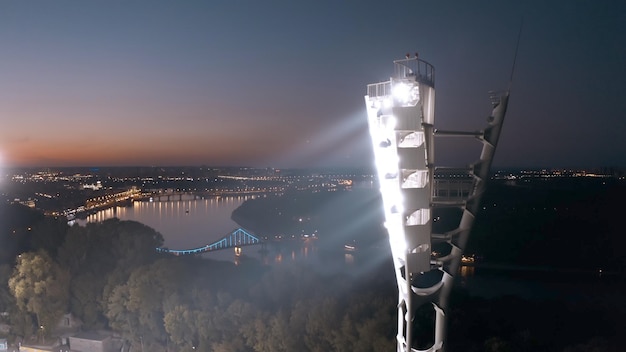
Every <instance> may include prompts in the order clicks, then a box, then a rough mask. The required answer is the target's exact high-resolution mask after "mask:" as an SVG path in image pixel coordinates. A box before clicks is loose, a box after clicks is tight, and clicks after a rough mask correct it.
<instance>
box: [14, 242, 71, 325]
mask: <svg viewBox="0 0 626 352" xmlns="http://www.w3.org/2000/svg"><path fill="white" fill-rule="evenodd" d="M9 288H10V290H11V293H12V294H13V296H14V297H15V300H16V303H17V307H18V308H19V309H20V310H21V311H23V312H28V313H30V314H33V315H34V316H35V320H36V323H37V328H41V330H42V333H43V334H49V333H50V332H51V330H52V329H53V328H54V327H55V326H56V325H57V324H58V323H59V320H60V319H61V317H62V316H63V314H65V313H67V306H68V301H69V274H68V272H67V271H66V270H64V269H62V268H61V266H59V265H58V264H57V263H56V262H55V261H53V260H52V258H50V256H49V255H48V254H47V253H46V252H45V251H43V250H40V251H37V252H29V253H24V254H21V255H20V256H19V257H18V260H17V265H16V267H15V270H14V271H13V275H12V276H11V278H10V279H9Z"/></svg>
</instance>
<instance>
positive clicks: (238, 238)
mask: <svg viewBox="0 0 626 352" xmlns="http://www.w3.org/2000/svg"><path fill="white" fill-rule="evenodd" d="M262 242H263V241H262V240H261V239H259V238H258V237H256V236H254V235H253V234H251V233H250V232H248V231H246V230H244V229H242V228H239V229H236V230H233V231H232V232H231V233H229V234H227V235H226V236H224V237H223V238H221V239H219V240H217V241H215V242H213V243H211V244H207V245H206V246H202V247H198V248H192V249H168V248H157V252H160V253H171V254H174V255H189V254H199V253H205V252H213V251H219V250H221V249H229V248H236V247H243V246H251V245H255V244H260V243H262Z"/></svg>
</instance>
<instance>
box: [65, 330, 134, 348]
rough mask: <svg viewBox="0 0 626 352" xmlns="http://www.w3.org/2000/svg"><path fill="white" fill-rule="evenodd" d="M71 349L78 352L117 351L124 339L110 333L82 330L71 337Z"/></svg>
mask: <svg viewBox="0 0 626 352" xmlns="http://www.w3.org/2000/svg"><path fill="white" fill-rule="evenodd" d="M69 343H70V348H71V351H76V352H116V351H120V349H121V347H122V340H121V339H120V338H117V337H114V336H113V335H112V334H109V333H99V332H80V333H78V334H76V335H75V336H70V338H69Z"/></svg>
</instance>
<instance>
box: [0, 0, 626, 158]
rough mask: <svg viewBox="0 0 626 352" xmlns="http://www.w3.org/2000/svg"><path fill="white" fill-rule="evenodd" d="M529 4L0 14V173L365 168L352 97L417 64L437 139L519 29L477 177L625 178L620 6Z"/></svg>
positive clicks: (501, 68) (469, 114) (10, 5)
mask: <svg viewBox="0 0 626 352" xmlns="http://www.w3.org/2000/svg"><path fill="white" fill-rule="evenodd" d="M535 5H536V4H535ZM535 5H533V4H530V3H528V4H526V3H520V2H515V1H504V2H502V3H499V4H498V5H497V6H494V5H493V4H491V3H489V2H486V1H478V2H472V3H458V4H455V5H454V6H453V5H452V4H439V3H433V4H423V3H419V4H418V3H411V4H406V5H405V6H404V8H403V10H402V11H398V8H397V7H394V6H393V5H385V6H380V4H379V3H377V2H368V1H366V2H365V3H359V5H358V6H356V4H352V3H289V4H278V3H267V2H263V3H257V2H250V3H249V4H247V5H246V6H239V5H237V4H230V3H213V2H201V1H189V2H185V3H184V4H182V3H172V2H169V1H160V0H157V1H150V2H146V1H137V2H132V3H128V2H106V3H100V2H88V3H81V4H80V5H78V4H76V3H75V2H70V1H64V0H60V1H54V2H31V1H9V2H5V3H3V5H2V7H3V8H2V11H0V45H1V46H2V47H3V48H5V50H3V59H2V64H0V75H2V77H3V79H2V82H1V83H0V120H1V121H2V128H0V151H1V152H2V154H3V157H2V160H3V162H2V163H3V165H5V166H9V167H26V166H27V167H36V166H48V167H54V166H131V165H132V166H150V165H171V166H185V165H224V166H258V167H309V166H371V160H372V151H371V146H370V145H369V141H368V133H367V126H366V125H367V124H366V112H365V111H364V109H363V107H362V106H361V105H362V96H363V95H364V91H363V87H364V86H365V85H366V84H367V83H369V82H375V81H383V80H387V79H388V78H389V77H387V75H388V72H389V68H390V67H391V63H392V61H393V60H395V59H398V58H402V57H404V54H405V53H406V52H415V51H419V52H420V57H421V58H424V59H425V60H427V61H428V62H430V63H432V64H433V65H434V66H435V68H436V70H437V75H438V77H437V82H438V83H437V84H438V86H437V104H436V106H437V111H436V112H435V114H436V116H437V123H438V127H440V128H442V129H450V128H453V129H467V130H472V129H476V128H481V126H482V125H483V123H484V119H485V117H484V116H485V114H488V113H489V111H490V104H489V98H488V93H487V92H488V91H490V90H499V89H505V88H506V87H507V85H508V79H509V77H510V70H511V65H512V62H513V54H514V48H515V38H516V36H517V32H518V30H519V23H520V20H521V18H522V17H524V19H525V20H524V21H525V25H524V30H523V33H522V41H521V43H520V52H519V56H518V58H517V67H516V71H515V77H514V81H513V89H512V98H511V104H510V107H509V112H508V121H507V131H506V132H505V134H507V135H506V136H505V137H503V143H502V145H501V147H500V149H499V151H498V155H497V156H496V158H495V160H494V165H495V166H515V167H517V166H520V167H526V166H537V167H541V166H555V167H566V166H626V165H625V164H624V163H625V162H626V161H625V159H624V158H623V155H625V154H626V142H623V138H621V135H622V133H623V132H624V131H625V130H626V122H625V121H626V119H624V117H625V116H624V114H626V102H624V100H623V99H621V94H620V91H621V87H618V86H619V83H618V82H622V81H624V80H626V77H624V76H625V75H626V72H625V71H624V69H623V59H624V58H625V57H626V53H624V49H623V48H625V47H626V38H625V37H626V36H624V35H623V34H621V33H622V31H621V30H620V29H621V27H622V25H623V20H624V18H623V14H624V13H625V11H624V6H625V5H624V4H617V3H612V4H611V5H608V4H605V5H594V4H587V3H583V2H574V3H571V2H568V1H564V0H559V1H556V2H551V3H549V4H541V6H538V5H537V6H535ZM600 21H601V23H602V26H598V25H596V24H597V23H600ZM113 24H114V25H113ZM321 24H323V25H321ZM391 24H393V25H391ZM579 28H586V30H585V31H584V32H582V31H580V30H579ZM573 53H576V59H575V60H573V59H572V54H573ZM590 67H592V68H593V69H590ZM582 82H584V83H582ZM590 119H591V121H593V125H597V126H604V128H602V129H601V130H600V131H601V133H594V134H590V133H588V131H589V126H590V125H589V121H590ZM555 136H558V143H557V142H556V139H555ZM582 136H585V138H587V137H588V138H590V140H589V141H587V142H585V143H581V142H580V139H581V137H582ZM528 141H532V143H529V142H528ZM447 150H454V148H448V149H446V147H445V145H443V146H442V147H440V148H438V152H441V153H444V154H445V153H446V151H447ZM453 157H454V156H453ZM443 160H445V159H443Z"/></svg>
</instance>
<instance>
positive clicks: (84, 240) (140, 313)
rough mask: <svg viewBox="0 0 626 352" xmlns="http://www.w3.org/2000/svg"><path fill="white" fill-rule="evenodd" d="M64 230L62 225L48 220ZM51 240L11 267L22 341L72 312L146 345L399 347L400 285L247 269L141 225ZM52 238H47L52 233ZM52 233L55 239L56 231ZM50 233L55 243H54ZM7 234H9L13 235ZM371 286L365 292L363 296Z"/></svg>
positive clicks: (11, 299)
mask: <svg viewBox="0 0 626 352" xmlns="http://www.w3.org/2000/svg"><path fill="white" fill-rule="evenodd" d="M39 221H45V222H47V223H48V225H50V223H55V220H54V219H47V220H43V219H39ZM57 227H58V228H61V229H63V230H60V231H59V232H60V233H62V235H60V236H56V235H55V236H53V237H54V239H55V241H56V242H57V243H56V244H54V243H52V242H54V241H52V239H53V237H50V240H51V241H52V242H50V243H41V241H39V240H37V238H39V237H40V233H39V231H43V232H45V230H44V229H43V228H41V230H39V229H40V227H38V226H37V227H36V228H37V230H35V228H33V227H31V230H27V232H26V233H24V234H23V235H24V237H25V238H28V240H24V242H28V244H25V245H24V247H29V248H30V249H31V250H30V251H27V252H24V253H21V254H19V255H18V256H17V258H16V264H15V265H14V267H13V268H11V266H9V265H8V264H4V265H2V267H1V269H0V276H1V279H2V282H3V283H5V284H4V285H2V288H1V289H0V311H8V312H9V324H10V326H11V336H10V337H11V338H12V339H20V340H21V339H29V338H33V337H42V336H41V335H48V336H49V335H51V334H53V331H54V327H55V326H57V324H58V323H59V321H60V320H61V318H62V316H63V315H64V314H66V313H67V312H71V313H72V314H73V315H74V316H75V317H77V318H78V319H80V320H81V321H82V322H83V329H85V330H90V329H102V328H109V329H112V330H114V331H116V332H118V333H120V334H121V335H122V336H123V338H124V339H125V340H126V341H127V342H128V344H130V345H133V346H134V348H135V350H139V349H140V348H141V347H143V348H144V349H145V350H149V351H157V352H158V351H165V350H170V351H171V350H174V351H193V350H200V351H259V352H261V351H267V352H269V351H296V350H298V351H329V350H334V351H355V350H358V351H381V350H392V349H393V348H394V346H395V344H394V341H395V340H394V336H395V326H396V324H395V300H396V295H395V293H394V289H395V287H394V286H392V285H385V290H383V291H386V293H385V294H382V295H380V294H377V293H374V292H373V291H372V290H362V289H361V288H357V287H355V286H354V285H356V283H355V282H354V281H351V280H348V279H347V278H346V277H344V276H342V275H337V276H322V275H320V274H318V273H316V272H315V271H314V270H309V269H308V268H304V267H301V266H298V265H295V264H294V265H291V266H279V267H274V268H270V267H266V266H262V265H260V264H259V263H257V262H256V261H253V260H252V259H249V260H247V261H246V260H244V261H243V262H242V263H241V264H240V265H239V266H235V265H234V264H233V263H227V262H219V261H211V260H205V259H201V258H197V257H175V256H171V255H167V254H159V253H157V252H156V251H155V248H156V247H158V246H161V245H162V241H163V240H162V237H161V235H160V234H159V233H157V232H155V231H154V230H153V229H151V228H149V227H147V226H145V225H143V224H140V223H137V222H132V221H119V220H117V219H112V220H107V221H104V222H102V223H98V224H88V225H87V226H85V227H80V226H73V227H67V226H65V227H63V223H62V222H61V221H60V220H59V221H58V222H57V223H56V224H55V226H50V228H49V229H50V230H51V231H53V232H54V231H56V230H54V229H56V228H57ZM43 232H42V233H43ZM49 234H50V235H52V233H49ZM43 237H44V238H45V237H46V236H43ZM5 239H6V237H5ZM360 291H363V292H360Z"/></svg>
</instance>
